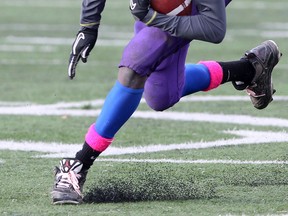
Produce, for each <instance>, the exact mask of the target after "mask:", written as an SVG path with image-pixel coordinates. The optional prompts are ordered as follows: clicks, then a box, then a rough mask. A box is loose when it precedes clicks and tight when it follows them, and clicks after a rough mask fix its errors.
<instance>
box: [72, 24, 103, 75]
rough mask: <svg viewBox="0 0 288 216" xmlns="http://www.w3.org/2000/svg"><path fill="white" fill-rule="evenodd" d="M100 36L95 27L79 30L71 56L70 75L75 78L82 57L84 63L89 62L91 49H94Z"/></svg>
mask: <svg viewBox="0 0 288 216" xmlns="http://www.w3.org/2000/svg"><path fill="white" fill-rule="evenodd" d="M97 36H98V31H97V30H95V29H84V30H81V31H79V32H78V34H77V36H76V39H75V40H74V42H73V45H72V51H71V53H70V58H69V66H68V76H69V77H70V79H73V78H74V77H75V74H76V66H77V64H78V62H79V60H80V58H81V60H82V62H83V63H86V62H87V58H88V56H89V53H90V51H91V50H92V49H93V47H94V45H95V43H96V40H97Z"/></svg>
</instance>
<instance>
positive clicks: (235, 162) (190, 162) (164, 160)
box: [97, 158, 288, 165]
mask: <svg viewBox="0 0 288 216" xmlns="http://www.w3.org/2000/svg"><path fill="white" fill-rule="evenodd" d="M98 161H99V162H117V163H127V162H128V163H173V164H251V165H262V164H280V165H282V164H288V161H275V160H274V161H259V160H258V161H247V160H244V161H241V160H179V159H175V160H174V159H115V158H99V159H97V162H98Z"/></svg>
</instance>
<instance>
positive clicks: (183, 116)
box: [0, 96, 288, 128]
mask: <svg viewBox="0 0 288 216" xmlns="http://www.w3.org/2000/svg"><path fill="white" fill-rule="evenodd" d="M236 98H237V99H239V100H241V99H242V100H247V101H248V96H246V97H234V96H231V97H230V98H229V97H228V96H226V97H225V96H224V97H223V99H226V100H231V101H235V99H236ZM217 99H219V100H222V99H221V97H220V96H219V97H218V98H217V97H216V99H212V97H211V96H207V98H205V97H203V96H200V97H196V96H194V97H187V98H186V99H183V100H181V102H191V101H192V100H194V101H197V100H198V101H199V100H201V101H205V100H206V101H216V100H217ZM275 100H285V101H286V100H287V97H285V96H282V97H275ZM103 101H104V100H102V99H101V100H95V101H90V102H89V101H83V102H71V103H64V102H63V103H56V104H48V105H39V104H27V105H24V106H15V107H13V106H0V115H27V116H29V115H30V116H83V117H96V116H98V115H99V114H100V112H101V109H100V106H101V105H102V104H103ZM142 103H143V100H142ZM85 105H96V106H97V107H98V106H99V108H98V109H97V108H96V109H82V107H83V106H85ZM69 108H71V109H69ZM76 108H80V109H76ZM132 118H142V119H157V120H172V121H196V122H209V123H211V122H214V123H224V124H227V123H228V124H236V125H253V126H274V127H281V128H282V127H288V119H283V118H272V117H255V116H249V115H231V114H230V115H229V114H212V113H192V112H176V111H165V112H155V111H140V110H139V111H138V110H137V111H136V112H135V113H134V114H133V115H132Z"/></svg>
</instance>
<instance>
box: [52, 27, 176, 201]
mask: <svg viewBox="0 0 288 216" xmlns="http://www.w3.org/2000/svg"><path fill="white" fill-rule="evenodd" d="M141 26H142V25H141ZM141 26H140V28H139V29H136V30H137V31H139V33H137V35H136V36H135V37H134V38H133V39H132V40H131V41H130V43H129V44H128V45H127V47H126V48H125V50H124V53H123V56H122V60H121V63H120V68H119V72H118V80H117V82H116V83H115V85H114V86H113V87H112V89H111V90H110V92H109V94H108V95H107V97H106V99H105V103H104V105H103V107H102V111H101V113H100V115H99V117H98V118H97V120H96V123H95V124H92V125H91V126H90V128H89V129H88V132H87V134H86V136H85V142H84V144H83V146H82V149H81V150H80V151H78V152H77V153H76V156H75V158H72V159H71V158H66V159H63V160H62V161H61V163H60V167H59V168H56V174H55V184H54V188H53V191H52V199H53V203H54V204H64V203H73V204H75V203H76V204H77V203H80V202H82V199H83V196H82V187H83V184H82V183H84V181H82V179H85V177H86V173H87V170H88V169H89V168H90V167H91V165H92V164H93V162H94V160H95V159H96V158H97V157H98V156H99V155H100V154H101V153H102V152H103V151H104V150H105V149H106V148H107V147H108V146H109V145H110V144H111V143H112V142H113V139H114V136H115V134H116V133H117V132H118V130H119V129H120V128H121V127H122V126H123V124H125V122H126V121H127V120H128V119H129V118H130V116H131V115H132V114H133V112H134V111H135V110H136V108H137V107H138V104H139V102H140V100H141V97H142V93H143V91H144V84H145V80H146V78H147V75H148V74H149V73H151V71H152V70H153V67H155V65H157V64H158V62H160V61H161V58H162V56H163V55H162V54H163V53H167V52H165V51H166V48H167V42H168V40H167V34H166V33H164V32H162V31H161V30H159V29H157V28H147V27H143V28H142V27H141ZM172 48H173V47H172ZM136 71H137V72H136ZM71 176H74V177H72V178H71ZM75 177H76V178H75ZM72 181H74V182H72ZM80 183H81V184H80Z"/></svg>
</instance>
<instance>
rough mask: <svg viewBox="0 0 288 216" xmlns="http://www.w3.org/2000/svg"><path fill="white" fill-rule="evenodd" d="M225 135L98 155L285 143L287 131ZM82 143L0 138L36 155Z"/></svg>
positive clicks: (64, 151)
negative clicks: (216, 137) (231, 136)
mask: <svg viewBox="0 0 288 216" xmlns="http://www.w3.org/2000/svg"><path fill="white" fill-rule="evenodd" d="M223 133H225V134H230V135H235V136H236V137H234V138H231V139H220V140H215V141H208V142H205V141H202V142H186V143H174V144H155V145H154V144H150V145H146V146H132V147H114V146H113V145H112V146H110V147H109V148H108V149H107V150H106V151H105V152H103V153H102V154H101V156H111V155H114V156H115V155H130V154H144V153H155V152H162V151H174V150H191V149H204V148H213V147H221V146H236V145H247V144H249V145H257V144H265V143H282V142H288V133H286V132H272V131H249V130H230V131H223ZM81 147H82V144H80V145H79V144H59V143H45V142H32V141H20V142H17V141H9V140H0V150H11V151H29V152H31V151H35V152H42V153H45V154H40V155H37V156H36V157H40V158H62V157H74V156H75V153H76V152H77V151H79V149H81Z"/></svg>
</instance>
